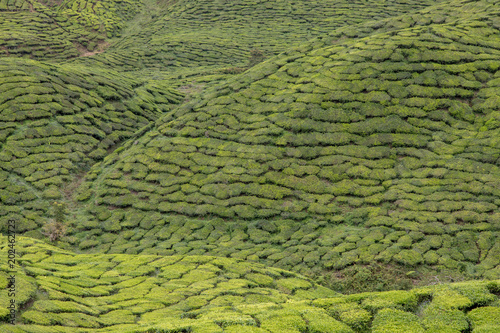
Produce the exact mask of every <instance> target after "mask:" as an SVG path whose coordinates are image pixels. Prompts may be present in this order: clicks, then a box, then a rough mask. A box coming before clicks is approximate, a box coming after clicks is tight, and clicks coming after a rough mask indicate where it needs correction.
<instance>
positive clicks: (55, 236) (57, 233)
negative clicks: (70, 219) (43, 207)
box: [42, 201, 67, 242]
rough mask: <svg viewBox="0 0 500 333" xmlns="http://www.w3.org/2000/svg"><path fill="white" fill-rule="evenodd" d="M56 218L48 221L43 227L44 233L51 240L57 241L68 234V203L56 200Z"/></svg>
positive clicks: (54, 204)
mask: <svg viewBox="0 0 500 333" xmlns="http://www.w3.org/2000/svg"><path fill="white" fill-rule="evenodd" d="M53 209H54V219H53V220H52V221H50V222H48V223H46V224H45V225H44V226H43V228H42V234H43V235H44V236H46V237H48V238H49V240H50V241H51V242H55V241H57V240H59V239H61V238H62V237H64V236H65V235H66V232H67V227H66V224H65V221H66V216H65V210H66V205H65V204H64V203H62V202H57V201H55V202H54V203H53Z"/></svg>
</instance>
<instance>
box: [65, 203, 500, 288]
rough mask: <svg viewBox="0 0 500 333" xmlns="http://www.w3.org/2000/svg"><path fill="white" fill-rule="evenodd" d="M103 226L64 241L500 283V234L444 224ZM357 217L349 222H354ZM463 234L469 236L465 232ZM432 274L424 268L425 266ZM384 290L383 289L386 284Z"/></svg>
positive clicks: (120, 221)
mask: <svg viewBox="0 0 500 333" xmlns="http://www.w3.org/2000/svg"><path fill="white" fill-rule="evenodd" d="M96 212H98V213H99V214H98V217H99V218H101V219H106V220H105V221H104V222H101V221H99V220H97V221H84V220H83V219H79V220H77V224H78V225H79V226H80V228H86V230H85V229H84V230H83V231H81V232H79V233H76V234H75V235H74V237H69V238H67V240H68V241H69V242H71V243H72V244H73V245H74V246H78V247H79V248H80V249H81V250H84V251H86V252H91V253H105V252H107V253H131V254H135V253H142V254H158V255H212V256H219V257H231V258H237V259H245V260H249V261H254V262H260V263H264V264H266V265H268V266H274V267H280V268H283V269H287V270H293V271H298V272H301V273H303V274H305V275H311V274H323V273H326V272H328V271H330V270H333V271H338V270H343V269H345V268H347V267H349V266H350V265H353V264H359V265H369V264H371V263H373V262H380V263H383V264H385V265H388V264H390V263H391V262H394V263H397V264H399V265H401V267H403V270H404V271H405V272H410V271H415V270H416V271H417V272H418V273H419V274H420V276H418V277H417V279H420V278H423V277H425V276H426V275H429V274H430V273H433V272H434V273H433V274H437V273H436V271H437V272H439V271H441V270H443V271H447V270H448V271H455V272H457V271H458V272H462V273H465V274H467V275H468V276H469V277H470V276H474V275H475V276H485V277H487V278H498V276H499V274H500V269H499V267H498V266H499V265H500V259H499V256H500V247H499V246H498V242H497V239H498V237H499V236H500V233H499V232H498V231H497V230H496V231H491V230H490V231H483V230H480V229H478V228H463V229H462V230H460V231H459V230H457V229H458V228H456V227H455V226H453V225H446V224H443V223H440V222H434V223H427V224H425V225H420V227H421V228H422V229H423V231H420V230H418V229H417V228H413V229H412V228H408V226H407V225H404V224H401V225H395V226H392V227H385V226H374V225H369V226H367V227H355V226H349V224H350V223H345V224H344V225H338V226H335V225H331V224H329V223H328V222H327V221H324V220H319V221H318V220H312V219H306V220H301V221H293V220H278V221H275V222H271V221H267V220H263V219H258V220H256V221H252V222H248V221H231V222H224V221H223V220H220V219H210V218H207V219H203V220H200V219H193V218H184V217H175V216H170V217H164V216H162V215H160V214H158V213H155V214H151V213H149V214H148V213H144V212H143V213H141V212H140V211H139V212H138V211H133V210H132V211H131V210H124V211H118V212H116V211H115V212H109V211H106V210H105V209H103V208H100V209H98V210H96ZM356 218H358V219H359V217H355V216H354V215H353V214H348V215H347V216H346V219H352V220H355V219H356ZM464 229H465V230H464ZM421 265H425V266H431V267H433V270H431V271H430V273H429V272H428V271H426V270H425V269H423V270H421V269H420V266H421ZM381 288H382V289H385V288H386V286H382V287H381Z"/></svg>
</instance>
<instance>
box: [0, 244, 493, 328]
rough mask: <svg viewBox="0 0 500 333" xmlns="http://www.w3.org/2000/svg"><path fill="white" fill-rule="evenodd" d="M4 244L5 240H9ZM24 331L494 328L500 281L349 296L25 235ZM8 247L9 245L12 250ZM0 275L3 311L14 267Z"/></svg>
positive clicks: (222, 261) (239, 267)
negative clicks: (82, 250)
mask: <svg viewBox="0 0 500 333" xmlns="http://www.w3.org/2000/svg"><path fill="white" fill-rule="evenodd" d="M2 244H5V239H4V240H3V242H2ZM16 246H17V250H18V253H19V259H18V261H19V263H20V266H19V267H18V268H17V272H16V273H15V274H16V288H17V290H18V294H17V296H16V297H17V299H16V300H17V302H18V304H24V305H23V306H22V307H20V308H19V309H20V311H19V313H18V317H17V320H18V322H17V325H15V326H13V325H10V324H0V329H1V330H2V332H149V331H159V332H179V331H190V332H200V333H201V332H203V333H210V332H212V333H216V332H252V333H255V332H257V333H266V332H271V333H275V332H297V333H298V332H303V331H309V332H317V333H321V332H324V333H327V332H328V333H335V332H338V333H341V332H342V333H344V332H345V333H354V332H368V331H369V332H395V331H398V332H402V331H404V332H449V333H455V332H456V333H458V332H463V331H465V330H468V331H471V332H473V333H474V332H494V331H495V330H498V329H499V328H500V327H499V326H498V318H499V316H500V303H499V300H498V294H499V293H500V281H491V282H479V281H474V282H467V283H459V284H451V285H435V286H429V287H425V288H418V289H414V290H411V291H390V292H383V293H363V294H354V295H349V296H343V295H340V294H337V293H335V292H332V291H331V290H328V289H327V288H324V287H319V286H317V285H315V284H313V283H312V282H310V281H308V280H307V279H305V278H303V277H301V276H299V275H297V274H295V273H291V272H287V271H284V270H280V269H276V268H265V267H264V266H262V265H260V264H255V263H246V262H242V261H238V260H234V259H228V258H217V257H209V256H162V257H160V256H154V255H126V254H118V255H102V254H94V255H89V254H79V255H77V254H74V253H72V252H68V251H64V250H61V249H58V248H55V247H53V246H49V245H46V244H44V243H42V242H40V241H36V240H32V239H28V238H18V239H17V243H16ZM5 250H6V247H4V248H2V251H5ZM0 269H1V271H0V286H1V288H2V290H1V291H0V302H1V303H2V307H1V310H0V311H2V312H1V313H0V315H1V318H2V320H6V319H8V312H7V310H5V308H6V302H9V298H8V296H7V290H6V287H7V276H8V275H7V272H8V271H9V269H7V267H6V265H5V263H3V264H2V266H1V268H0Z"/></svg>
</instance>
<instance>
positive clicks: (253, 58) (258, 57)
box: [248, 49, 265, 68]
mask: <svg viewBox="0 0 500 333" xmlns="http://www.w3.org/2000/svg"><path fill="white" fill-rule="evenodd" d="M264 59H265V57H264V52H262V51H261V50H259V49H253V50H251V51H250V59H248V68H250V67H253V66H255V65H257V64H258V63H260V62H262V61H264Z"/></svg>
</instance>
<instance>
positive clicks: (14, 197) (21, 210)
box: [0, 58, 183, 232]
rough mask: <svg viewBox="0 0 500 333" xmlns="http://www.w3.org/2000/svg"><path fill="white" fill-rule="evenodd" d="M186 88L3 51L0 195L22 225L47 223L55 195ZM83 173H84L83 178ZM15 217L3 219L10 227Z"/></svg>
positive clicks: (66, 192)
mask: <svg viewBox="0 0 500 333" xmlns="http://www.w3.org/2000/svg"><path fill="white" fill-rule="evenodd" d="M182 99H183V96H182V94H180V93H179V92H177V91H174V90H172V89H170V88H169V86H168V85H166V84H165V83H163V82H161V81H157V82H154V81H152V82H143V81H140V80H137V79H133V78H130V77H127V76H124V75H122V74H120V73H118V72H115V71H110V70H106V71H103V70H101V69H98V68H95V69H91V68H86V67H82V66H68V65H64V66H61V65H49V64H44V63H40V62H37V61H34V60H25V59H14V58H2V59H0V108H1V116H0V126H1V127H0V143H1V146H0V160H1V166H0V179H1V181H0V183H1V185H0V198H1V203H0V207H1V210H2V211H3V212H4V214H3V215H4V216H5V217H6V218H11V219H16V220H18V221H19V223H18V225H17V228H18V231H19V232H25V231H28V230H32V229H36V228H38V227H40V226H41V225H43V223H44V222H45V221H46V218H47V214H49V200H54V199H56V200H59V199H61V198H64V199H71V197H72V195H73V191H74V187H75V186H73V188H71V187H68V186H70V185H68V184H70V183H71V182H73V181H78V179H79V178H81V177H82V175H83V174H84V173H85V172H86V171H87V170H88V169H89V168H90V166H91V165H92V164H94V163H95V162H96V161H99V160H101V159H102V158H104V157H105V156H107V154H109V153H110V152H111V151H112V150H113V149H114V148H116V146H117V145H118V144H119V143H121V142H123V141H124V140H125V139H128V138H130V137H131V136H132V135H133V134H134V132H136V131H137V130H138V129H140V128H142V127H144V126H146V125H148V124H149V123H150V122H151V121H154V120H156V119H157V118H158V117H159V116H160V115H163V114H165V113H168V112H169V110H170V109H171V106H172V104H177V103H179V102H180V101H182ZM75 177H76V180H75ZM6 224H7V219H5V220H2V223H1V228H2V231H6Z"/></svg>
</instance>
